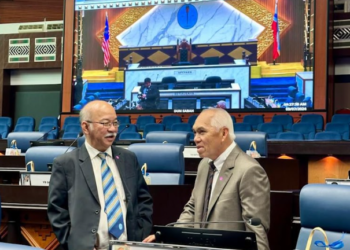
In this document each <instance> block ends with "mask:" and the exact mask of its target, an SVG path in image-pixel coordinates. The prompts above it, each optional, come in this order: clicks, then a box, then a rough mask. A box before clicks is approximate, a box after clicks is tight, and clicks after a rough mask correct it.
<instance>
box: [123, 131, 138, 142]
mask: <svg viewBox="0 0 350 250" xmlns="http://www.w3.org/2000/svg"><path fill="white" fill-rule="evenodd" d="M141 139H142V135H141V134H140V133H138V132H123V133H121V134H120V136H119V140H141Z"/></svg>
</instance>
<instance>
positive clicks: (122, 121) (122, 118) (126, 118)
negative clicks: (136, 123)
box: [117, 115, 131, 124]
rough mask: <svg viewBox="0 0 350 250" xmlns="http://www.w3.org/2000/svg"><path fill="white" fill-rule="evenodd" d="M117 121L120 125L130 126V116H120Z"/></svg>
mask: <svg viewBox="0 0 350 250" xmlns="http://www.w3.org/2000/svg"><path fill="white" fill-rule="evenodd" d="M117 120H118V122H119V124H130V123H131V121H130V116H123V115H118V117H117Z"/></svg>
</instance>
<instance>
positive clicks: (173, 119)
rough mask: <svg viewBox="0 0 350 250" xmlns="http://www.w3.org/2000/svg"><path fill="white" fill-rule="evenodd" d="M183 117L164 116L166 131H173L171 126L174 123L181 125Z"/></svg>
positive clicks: (163, 121) (163, 122)
mask: <svg viewBox="0 0 350 250" xmlns="http://www.w3.org/2000/svg"><path fill="white" fill-rule="evenodd" d="M181 122H182V120H181V117H180V116H176V115H168V116H164V117H163V119H162V124H163V125H164V127H165V130H171V126H172V125H173V124H174V123H181Z"/></svg>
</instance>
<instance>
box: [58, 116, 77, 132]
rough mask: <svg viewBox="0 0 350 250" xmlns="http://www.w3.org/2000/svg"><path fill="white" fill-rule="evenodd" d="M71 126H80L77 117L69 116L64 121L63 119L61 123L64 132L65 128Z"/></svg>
mask: <svg viewBox="0 0 350 250" xmlns="http://www.w3.org/2000/svg"><path fill="white" fill-rule="evenodd" d="M71 124H75V125H76V124H78V125H80V121H79V117H78V116H69V117H67V118H66V119H64V123H63V128H62V129H63V130H66V127H67V126H68V125H71Z"/></svg>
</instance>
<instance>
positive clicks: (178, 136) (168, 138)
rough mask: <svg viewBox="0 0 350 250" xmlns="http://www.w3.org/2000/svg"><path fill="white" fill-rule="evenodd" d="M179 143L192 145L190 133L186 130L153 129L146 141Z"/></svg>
mask: <svg viewBox="0 0 350 250" xmlns="http://www.w3.org/2000/svg"><path fill="white" fill-rule="evenodd" d="M165 142H166V143H178V144H182V145H184V146H189V145H190V133H189V132H184V131H152V132H149V133H148V134H147V135H146V143H165Z"/></svg>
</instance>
